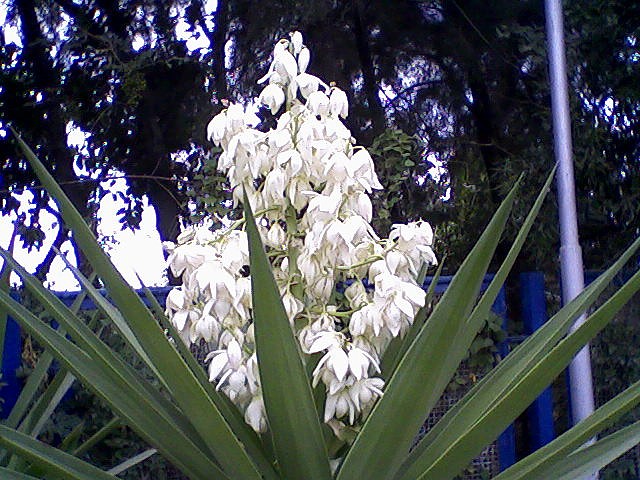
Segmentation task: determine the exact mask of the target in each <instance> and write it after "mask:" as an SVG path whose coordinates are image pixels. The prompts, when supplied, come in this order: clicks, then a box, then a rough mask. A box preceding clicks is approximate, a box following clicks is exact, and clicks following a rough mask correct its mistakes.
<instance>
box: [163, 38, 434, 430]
mask: <svg viewBox="0 0 640 480" xmlns="http://www.w3.org/2000/svg"><path fill="white" fill-rule="evenodd" d="M309 61H310V52H309V49H308V48H307V46H306V45H305V44H304V42H303V38H302V35H301V34H300V33H299V32H293V33H291V34H290V35H289V37H288V38H285V39H282V40H280V41H279V42H277V43H276V45H275V47H274V50H273V59H272V62H271V65H270V67H269V69H268V71H267V73H266V74H265V75H264V76H263V77H262V78H261V79H260V80H259V82H258V83H260V84H264V87H263V89H262V91H261V92H260V94H259V96H258V98H257V103H258V104H259V105H261V107H262V108H265V109H267V110H268V111H269V112H271V114H272V115H276V116H277V121H276V122H275V128H273V129H271V130H269V131H268V132H262V131H259V130H258V129H256V128H255V127H253V126H252V117H253V114H252V110H251V108H252V107H250V106H249V107H246V106H243V105H241V104H238V103H234V104H230V105H229V106H228V107H227V108H226V109H225V110H223V111H222V112H221V113H219V114H218V115H216V116H215V117H214V118H213V119H212V120H211V122H210V123H209V125H208V128H207V136H208V138H209V139H210V140H211V141H212V142H213V143H214V144H216V145H218V146H220V147H222V153H221V154H220V157H219V161H218V169H219V170H220V171H221V172H223V173H224V174H226V175H227V177H228V179H229V182H230V185H231V186H232V188H233V200H234V202H235V204H238V203H241V202H242V201H243V198H242V197H243V195H242V192H243V190H244V191H246V193H247V198H248V200H249V202H250V204H251V207H252V209H253V211H254V212H257V213H258V212H261V213H260V214H257V215H256V217H257V218H258V220H259V221H258V228H259V231H260V233H261V235H262V240H263V243H264V244H265V246H266V247H267V249H268V251H269V252H270V255H269V258H270V259H271V262H272V269H273V273H274V278H275V279H276V282H277V283H278V286H279V288H280V293H281V296H282V301H283V305H284V307H285V311H286V312H287V315H288V316H289V320H290V322H291V325H292V328H293V330H294V333H295V335H296V337H297V338H298V340H299V342H300V346H301V350H302V351H303V352H304V353H305V354H314V353H320V354H322V357H321V359H320V361H319V362H318V365H317V366H316V368H315V370H314V372H313V384H314V385H318V384H320V383H321V384H323V385H324V388H325V390H326V392H327V396H326V401H325V409H324V421H325V422H326V423H327V424H329V426H330V427H331V428H332V430H333V431H334V433H335V434H336V436H337V437H338V438H342V437H343V435H342V434H343V433H344V431H343V430H344V429H349V428H353V427H354V426H356V427H357V425H358V424H359V422H361V421H362V420H363V419H364V418H365V416H366V414H367V413H368V412H369V411H370V410H371V408H372V407H373V404H374V403H375V401H376V400H377V399H378V398H379V397H380V396H381V395H383V391H384V380H383V379H382V378H381V377H380V366H379V363H380V359H381V358H382V355H383V353H384V351H385V349H386V347H387V346H388V345H389V343H390V342H391V340H392V339H393V338H395V337H397V336H402V335H404V333H405V332H406V331H407V330H408V328H409V327H410V326H411V325H412V323H413V320H414V318H415V316H416V314H417V312H418V310H419V309H420V308H421V307H423V306H424V304H425V292H424V290H423V289H422V288H421V285H418V283H417V279H418V277H419V274H420V272H421V271H423V269H424V267H425V266H429V265H433V264H435V263H436V257H435V255H434V253H433V250H432V248H431V246H432V243H433V232H432V230H431V227H430V226H429V224H428V223H427V222H424V221H422V220H420V221H418V222H411V223H407V224H396V225H393V227H392V230H391V233H390V235H389V237H388V238H387V239H381V238H379V237H378V235H377V234H376V233H375V232H374V230H373V228H372V227H371V224H370V222H371V220H372V214H373V207H372V203H371V199H370V197H369V195H370V194H371V193H372V192H373V191H374V190H379V189H382V185H381V183H380V181H379V179H378V177H377V175H376V173H375V168H374V163H373V160H372V158H371V155H370V154H369V153H368V152H367V150H366V149H365V148H364V147H360V146H356V144H355V140H354V139H353V137H352V136H351V132H350V131H349V129H348V128H347V127H346V126H345V125H344V123H343V120H344V119H345V118H346V117H347V115H348V113H349V102H348V97H347V94H346V93H345V92H344V91H343V90H341V89H339V88H338V87H336V86H335V85H333V84H331V83H329V84H327V83H326V82H324V81H323V80H321V79H320V78H318V77H316V76H314V75H312V74H310V73H308V72H307V69H308V66H309ZM241 226H242V222H236V224H234V225H232V226H231V227H229V228H227V229H226V230H225V229H223V230H218V231H212V230H211V225H210V223H203V224H201V225H198V226H194V227H190V228H188V229H186V230H185V231H184V232H183V233H182V234H181V235H180V237H179V238H178V242H177V245H168V246H167V247H168V250H169V252H170V253H169V257H168V260H167V262H168V266H169V268H170V269H171V270H172V272H173V274H174V275H176V276H181V278H182V285H181V286H178V287H175V288H174V289H173V290H172V291H171V292H170V294H169V296H168V298H167V303H166V312H167V315H168V316H169V318H170V319H171V321H172V322H173V324H174V326H175V327H176V329H177V330H178V331H179V333H180V336H181V338H182V340H183V341H184V342H185V343H187V344H193V343H196V342H199V341H201V340H204V341H206V342H207V343H208V344H209V346H210V348H211V353H210V354H209V355H208V357H207V361H208V362H209V377H210V380H211V381H212V382H214V383H216V386H217V388H218V389H219V390H221V391H223V392H224V393H225V394H226V395H227V396H228V397H229V398H230V399H231V400H232V401H233V402H234V403H235V404H236V405H237V406H238V407H239V408H240V409H241V410H242V411H243V413H244V418H245V420H246V421H247V423H248V424H249V425H251V427H252V428H253V429H254V430H256V431H258V432H263V431H265V429H266V428H267V422H266V416H265V410H264V402H263V399H262V389H261V385H260V375H259V369H258V362H257V352H256V350H255V342H254V338H253V320H252V317H251V315H252V310H251V282H250V278H249V276H250V272H249V267H248V265H249V252H248V246H247V236H246V233H245V232H244V231H243V230H241V229H240V228H239V227H241ZM340 285H343V286H344V287H340ZM338 290H340V291H338Z"/></svg>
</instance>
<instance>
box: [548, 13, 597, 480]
mask: <svg viewBox="0 0 640 480" xmlns="http://www.w3.org/2000/svg"><path fill="white" fill-rule="evenodd" d="M545 15H546V23H547V43H548V56H549V74H550V80H551V112H552V116H553V140H554V149H555V156H556V161H557V163H558V173H557V187H558V206H559V211H560V212H559V213H560V245H561V246H560V266H561V276H562V298H563V302H564V303H568V302H570V301H571V300H572V299H574V298H575V297H576V296H577V295H578V294H579V293H580V292H581V291H582V290H583V289H584V269H583V265H582V250H581V248H580V243H579V242H578V221H577V214H576V194H575V183H574V173H573V152H572V148H571V122H570V112H569V97H568V87H567V66H566V58H565V45H564V27H563V16H562V5H561V0H545ZM583 322H584V316H582V317H580V318H579V319H578V320H577V321H576V323H575V324H574V325H573V327H572V329H575V328H577V327H578V326H579V325H581V324H582V323H583ZM569 379H570V385H569V389H570V395H571V414H572V417H573V423H574V424H576V423H578V422H579V421H580V420H582V419H584V418H585V417H587V416H589V415H590V414H591V413H592V412H593V410H594V399H593V381H592V375H591V359H590V356H589V346H588V345H587V346H586V347H584V348H583V349H582V350H580V352H579V353H578V354H577V355H576V356H575V358H574V359H573V361H572V362H571V365H570V366H569ZM585 478H593V479H595V478H598V475H597V474H595V475H593V476H591V477H585Z"/></svg>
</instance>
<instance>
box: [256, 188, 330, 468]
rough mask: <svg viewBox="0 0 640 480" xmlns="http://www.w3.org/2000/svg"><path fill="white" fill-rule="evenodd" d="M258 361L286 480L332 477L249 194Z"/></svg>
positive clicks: (310, 395)
mask: <svg viewBox="0 0 640 480" xmlns="http://www.w3.org/2000/svg"><path fill="white" fill-rule="evenodd" d="M244 204H245V216H246V219H247V222H246V224H247V234H248V237H249V254H250V261H251V265H250V267H251V288H252V297H253V310H254V328H255V338H256V350H257V352H258V365H259V367H260V378H261V381H262V390H263V396H264V403H265V407H266V411H267V417H268V421H269V428H270V429H271V433H272V437H273V443H274V446H275V451H276V457H277V459H278V463H279V465H280V468H281V470H282V475H283V478H286V479H287V480H306V479H309V480H312V479H317V480H326V479H329V478H331V471H330V468H329V462H328V458H327V450H326V446H325V444H324V439H323V436H322V430H321V427H320V421H319V419H318V413H317V411H316V408H315V405H314V400H313V393H312V390H311V386H310V385H309V382H308V379H307V374H306V370H305V367H304V365H303V363H302V360H301V357H300V353H299V350H298V348H299V347H298V344H297V341H296V339H295V336H294V335H293V330H292V329H291V325H290V324H289V320H288V317H287V314H286V311H285V309H284V306H283V305H282V301H281V299H280V293H279V291H278V287H277V285H276V283H275V280H274V278H273V274H272V272H271V267H270V264H269V260H268V259H267V256H266V254H265V252H264V247H263V245H262V241H261V240H260V234H259V232H258V229H257V226H256V223H255V219H254V218H253V214H252V212H251V207H250V206H249V202H248V200H247V198H246V196H245V199H244Z"/></svg>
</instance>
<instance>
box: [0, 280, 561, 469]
mask: <svg viewBox="0 0 640 480" xmlns="http://www.w3.org/2000/svg"><path fill="white" fill-rule="evenodd" d="M452 278H453V277H451V276H441V277H440V278H439V281H438V284H437V286H436V293H437V294H441V293H444V291H445V290H446V289H447V287H448V286H449V284H450V283H451V280H452ZM431 280H432V279H431V278H429V277H427V279H426V280H425V286H428V285H429V284H430V282H431ZM491 280H493V275H487V276H486V277H485V279H484V281H483V285H482V289H481V290H482V291H484V290H485V289H486V288H487V287H488V285H489V283H490V282H491ZM520 283H521V289H520V298H521V303H522V312H523V321H524V324H525V328H526V329H527V331H528V332H527V333H531V332H532V331H534V330H535V329H536V328H538V327H539V326H540V325H542V323H543V322H544V321H545V320H546V306H545V302H544V300H545V297H544V278H543V276H542V274H541V273H539V272H533V273H530V274H529V273H525V274H522V275H521V278H520ZM150 290H151V292H152V293H153V294H154V296H155V297H156V299H157V300H158V301H159V302H160V304H161V305H164V303H165V300H166V297H167V294H168V293H169V291H170V290H171V287H156V288H151V289H150ZM139 294H140V296H141V297H142V298H143V300H144V301H145V302H146V298H145V296H144V293H143V292H142V291H140V292H139ZM56 295H57V296H58V298H59V299H60V300H62V301H63V302H64V303H65V304H66V305H68V306H70V305H71V304H72V303H73V302H74V300H75V299H76V297H77V295H78V293H77V292H59V293H56ZM80 308H81V310H93V309H95V306H94V304H93V302H92V301H91V299H88V298H87V299H85V300H84V301H83V303H82V305H81V307H80ZM492 310H493V312H494V313H496V314H497V315H499V316H500V317H501V318H502V319H503V327H504V328H505V330H506V331H508V328H507V327H508V315H507V302H506V294H505V290H504V287H503V288H502V289H501V290H500V292H499V294H498V296H497V298H496V300H495V302H494V304H493V307H492ZM513 340H514V339H507V341H505V342H504V343H503V344H502V345H500V346H499V350H500V354H501V355H502V356H503V357H504V356H505V355H507V354H508V351H509V344H510V343H513ZM21 360H22V339H21V331H20V327H19V326H18V324H17V323H16V322H15V321H14V320H12V319H11V318H9V319H8V321H7V329H6V334H5V338H4V351H3V358H2V369H1V371H2V382H3V385H2V387H0V398H2V399H3V404H2V412H1V413H2V415H0V416H2V417H3V418H6V416H7V415H8V412H10V411H11V408H12V407H13V405H15V402H16V400H17V399H18V396H19V395H20V391H21V389H22V383H23V382H22V380H21V379H20V378H18V376H17V371H18V369H19V368H20V365H21V363H22V361H21ZM527 424H528V431H529V434H530V439H529V444H530V445H531V446H533V447H534V449H535V448H539V447H540V446H542V445H545V444H546V443H548V442H549V441H551V440H552V439H553V438H554V428H553V408H552V399H551V391H550V390H546V391H545V392H544V393H543V394H542V395H541V396H540V397H539V398H538V399H537V400H536V401H535V402H534V404H533V405H532V406H531V407H530V408H529V410H528V411H527ZM497 445H498V459H499V464H500V465H499V466H500V470H504V469H506V468H508V467H509V466H511V465H513V464H514V463H515V461H516V435H515V428H514V426H513V425H510V426H509V427H508V428H507V429H506V430H505V431H504V432H503V433H502V434H501V435H500V437H499V438H498V441H497Z"/></svg>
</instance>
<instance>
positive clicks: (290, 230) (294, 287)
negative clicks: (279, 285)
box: [285, 203, 304, 300]
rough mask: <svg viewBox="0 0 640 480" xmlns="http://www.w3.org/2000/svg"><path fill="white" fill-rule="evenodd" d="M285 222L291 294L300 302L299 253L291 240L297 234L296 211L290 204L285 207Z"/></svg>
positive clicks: (301, 297)
mask: <svg viewBox="0 0 640 480" xmlns="http://www.w3.org/2000/svg"><path fill="white" fill-rule="evenodd" d="M285 221H286V223H287V236H288V238H289V242H288V246H287V250H288V252H289V276H290V278H291V293H292V294H293V296H294V297H296V298H298V299H300V300H302V299H303V298H304V289H303V288H302V276H301V275H300V270H299V269H298V255H299V254H300V252H299V251H298V249H297V248H296V247H295V246H294V244H293V239H294V238H295V236H296V234H298V221H297V219H296V210H295V208H293V205H291V204H290V203H289V204H288V205H287V210H286V212H285Z"/></svg>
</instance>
